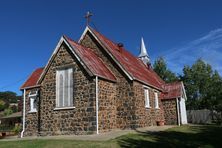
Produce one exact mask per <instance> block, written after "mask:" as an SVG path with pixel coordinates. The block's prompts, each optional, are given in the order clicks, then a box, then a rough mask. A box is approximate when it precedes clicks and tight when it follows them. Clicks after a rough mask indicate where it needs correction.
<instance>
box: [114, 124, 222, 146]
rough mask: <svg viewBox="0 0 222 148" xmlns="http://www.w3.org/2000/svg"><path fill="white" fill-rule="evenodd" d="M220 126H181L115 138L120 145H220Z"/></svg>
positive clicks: (221, 141)
mask: <svg viewBox="0 0 222 148" xmlns="http://www.w3.org/2000/svg"><path fill="white" fill-rule="evenodd" d="M221 137H222V127H219V126H182V127H177V128H173V129H169V130H167V131H163V132H140V131H137V134H128V135H126V136H121V137H119V138H117V142H118V144H119V145H120V146H121V147H125V148H128V147H139V148H142V147H221V146H222V138H221Z"/></svg>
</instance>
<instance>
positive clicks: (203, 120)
mask: <svg viewBox="0 0 222 148" xmlns="http://www.w3.org/2000/svg"><path fill="white" fill-rule="evenodd" d="M221 120H222V114H221V113H220V112H216V111H210V110H207V109H202V110H187V121H188V123H194V124H211V123H215V122H217V123H220V122H221Z"/></svg>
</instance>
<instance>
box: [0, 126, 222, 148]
mask: <svg viewBox="0 0 222 148" xmlns="http://www.w3.org/2000/svg"><path fill="white" fill-rule="evenodd" d="M17 147H21V148H36V147H37V148H66V147H67V148H71V147H95V148H98V147H125V148H126V147H138V148H141V147H222V127H221V126H181V127H175V128H171V129H168V130H166V131H163V132H152V133H151V132H138V133H135V134H127V135H124V136H121V137H118V138H116V139H113V140H108V141H77V140H21V141H0V148H17Z"/></svg>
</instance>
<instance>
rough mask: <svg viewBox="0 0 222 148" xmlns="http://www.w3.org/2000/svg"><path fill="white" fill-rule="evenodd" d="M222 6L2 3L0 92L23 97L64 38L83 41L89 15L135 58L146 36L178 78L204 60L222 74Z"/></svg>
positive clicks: (208, 0)
mask: <svg viewBox="0 0 222 148" xmlns="http://www.w3.org/2000/svg"><path fill="white" fill-rule="evenodd" d="M221 7H222V2H220V1H214V0H204V1H203V0H195V1H193V0H192V1H189V0H186V1H178V0H175V1H170V0H168V1H163V0H159V1H158V0H153V1H151V0H131V1H127V0H121V1H120V0H112V1H111V0H110V1H104V0H76V1H72V0H63V1H61V0H60V1H57V0H53V1H50V0H48V1H46V0H38V1H34V0H33V1H30V0H21V1H17V0H7V1H1V2H0V43H1V44H0V51H1V54H0V67H1V73H0V91H6V90H11V91H15V92H17V93H18V94H21V93H20V91H19V87H20V85H21V84H22V83H23V82H24V81H25V79H26V78H27V76H28V75H29V74H30V73H31V72H32V71H33V70H34V69H35V68H37V67H42V66H44V65H45V64H46V63H47V60H48V59H49V57H50V55H51V53H52V52H53V50H54V48H55V46H56V44H57V42H58V40H59V39H60V37H61V35H63V34H65V35H67V36H69V37H71V38H73V39H74V40H78V38H79V37H80V36H81V33H82V32H83V30H84V28H85V22H86V21H85V19H84V18H83V16H84V15H85V13H86V12H87V11H88V10H90V11H91V12H92V13H93V14H94V15H93V17H92V22H93V24H95V26H96V28H97V29H98V30H99V31H100V32H101V33H102V34H104V35H106V36H107V37H108V38H110V39H112V40H114V41H116V42H122V43H124V46H125V47H126V48H127V49H128V50H129V51H130V52H131V53H133V54H134V55H138V53H139V46H140V38H141V37H143V38H144V40H145V44H146V47H147V49H148V53H149V54H150V56H151V60H152V61H154V60H155V59H156V58H157V57H159V56H163V57H165V59H166V60H167V63H168V66H169V68H170V69H171V70H172V71H174V72H175V73H181V71H182V68H183V66H184V65H191V64H192V63H193V62H194V61H195V60H196V59H197V58H200V57H201V58H203V59H204V60H205V61H206V62H208V63H210V64H211V65H212V66H213V68H214V69H217V70H218V71H219V72H220V74H222V66H221V63H222V58H221V57H222V19H221V14H222V9H221ZM93 24H92V25H91V26H92V27H95V26H94V25H93Z"/></svg>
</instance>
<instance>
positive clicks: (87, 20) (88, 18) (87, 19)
mask: <svg viewBox="0 0 222 148" xmlns="http://www.w3.org/2000/svg"><path fill="white" fill-rule="evenodd" d="M92 15H93V14H92V13H91V12H89V11H88V12H87V13H86V15H85V16H84V17H85V18H86V25H87V26H88V25H89V21H90V17H91V16H92Z"/></svg>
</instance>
